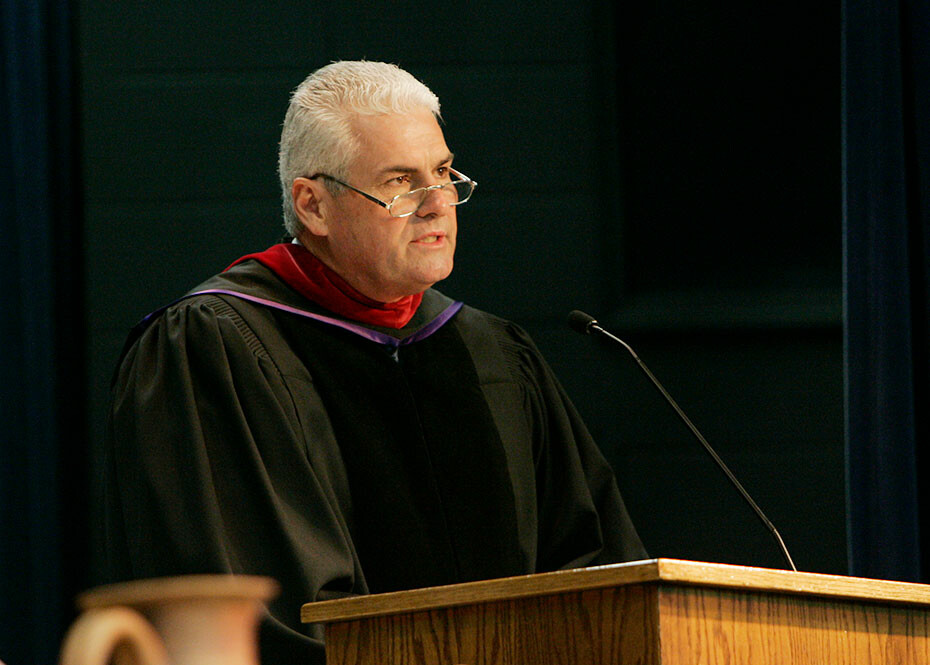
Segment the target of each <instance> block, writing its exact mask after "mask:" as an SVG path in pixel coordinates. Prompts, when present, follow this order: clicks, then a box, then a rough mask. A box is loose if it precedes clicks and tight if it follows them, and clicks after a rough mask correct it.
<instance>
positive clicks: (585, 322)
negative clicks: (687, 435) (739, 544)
mask: <svg viewBox="0 0 930 665" xmlns="http://www.w3.org/2000/svg"><path fill="white" fill-rule="evenodd" d="M568 324H569V326H571V328H572V330H575V331H576V332H579V333H582V334H583V335H592V334H594V333H597V334H598V335H601V336H603V337H606V338H607V339H609V340H611V341H613V342H615V343H617V344H619V345H620V346H622V347H623V348H624V349H626V350H627V351H628V352H629V354H630V355H631V356H633V360H635V361H636V364H637V365H639V367H640V369H641V370H642V371H643V373H645V375H646V376H647V377H648V378H649V380H650V381H651V382H652V385H654V386H655V387H656V388H657V389H658V391H659V392H660V393H661V394H662V397H664V398H665V401H666V402H668V403H669V405H670V406H671V407H672V408H673V409H674V410H675V413H677V414H678V417H679V418H681V420H682V421H683V422H684V424H685V425H687V426H688V429H690V430H691V433H692V434H694V436H695V437H696V438H697V440H698V441H700V443H701V445H702V446H704V450H706V451H707V454H708V455H710V456H711V458H712V459H713V460H714V462H716V463H717V466H718V467H720V470H721V471H723V473H724V474H726V476H727V478H729V480H730V482H731V483H732V484H733V486H734V487H735V488H736V489H737V491H738V492H739V493H740V496H742V497H743V499H744V500H745V501H746V503H748V504H749V505H750V506H751V507H752V509H753V511H754V512H755V513H756V516H757V517H758V518H759V519H760V520H762V523H763V524H764V525H765V528H767V529H768V530H769V532H770V533H771V534H772V536H773V537H774V538H775V542H777V543H778V547H779V549H780V550H781V553H782V555H783V556H784V557H785V560H786V561H787V562H788V565H789V566H790V567H791V570H793V571H795V572H797V570H798V569H797V567H796V566H795V565H794V561H793V560H792V559H791V554H789V553H788V548H787V547H786V546H785V541H784V540H782V537H781V534H780V533H778V529H776V528H775V525H774V524H772V522H771V520H769V518H768V517H766V516H765V513H763V512H762V509H761V508H759V505H758V504H757V503H756V502H755V501H753V499H752V497H751V496H749V492H747V491H746V490H745V488H744V487H743V485H742V484H741V483H740V482H739V480H737V479H736V476H734V475H733V472H732V471H730V469H729V467H728V466H727V465H726V464H725V463H724V461H723V460H722V459H721V458H720V455H718V454H717V451H715V450H714V449H713V447H711V445H710V444H709V443H708V442H707V439H705V438H704V435H703V434H701V432H700V431H698V428H697V427H696V426H695V425H694V423H692V422H691V419H690V418H688V416H687V415H686V414H685V412H684V411H682V410H681V407H680V406H678V403H677V402H676V401H675V400H674V399H673V398H672V396H671V395H670V394H669V393H668V391H667V390H666V389H665V388H664V387H663V386H662V384H661V383H659V380H658V379H657V378H656V377H655V375H654V374H653V373H652V372H651V371H649V368H648V367H646V364H645V363H644V362H643V361H642V360H640V358H639V356H638V355H636V352H635V351H634V350H633V347H631V346H630V345H629V344H627V343H626V342H624V341H623V340H622V339H620V338H619V337H617V336H616V335H613V334H611V333H610V332H608V331H606V330H604V329H603V328H602V327H601V326H599V325H598V323H597V320H596V319H595V318H594V317H593V316H591V315H590V314H585V313H584V312H581V311H579V310H577V309H575V310H572V311H571V313H569V315H568Z"/></svg>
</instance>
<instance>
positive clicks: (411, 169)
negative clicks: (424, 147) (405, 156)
mask: <svg viewBox="0 0 930 665" xmlns="http://www.w3.org/2000/svg"><path fill="white" fill-rule="evenodd" d="M453 159H455V154H454V153H451V152H450V153H449V155H448V156H447V157H446V158H445V159H440V160H439V161H438V162H436V166H437V167H439V166H442V165H443V164H449V163H451V162H452V160H453ZM418 170H419V169H418V168H417V167H415V166H404V165H402V164H397V165H395V166H387V167H385V168H383V169H381V170H380V171H378V177H381V176H385V175H388V174H389V173H416V172H417V171H418Z"/></svg>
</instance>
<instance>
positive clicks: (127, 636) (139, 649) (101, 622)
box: [59, 607, 169, 665]
mask: <svg viewBox="0 0 930 665" xmlns="http://www.w3.org/2000/svg"><path fill="white" fill-rule="evenodd" d="M111 662H114V663H117V664H118V665H169V663H168V654H167V652H166V651H165V644H164V642H162V639H161V637H159V635H158V633H157V632H156V631H155V629H154V628H153V627H152V624H150V623H149V622H148V621H147V620H146V619H145V617H143V616H142V615H141V614H139V612H136V611H135V610H133V609H130V608H128V607H108V608H103V609H93V610H87V611H86V612H84V613H82V614H81V616H79V617H78V618H77V620H76V621H75V622H74V624H73V625H72V626H71V629H70V630H69V631H68V634H67V636H66V637H65V641H64V644H63V645H62V647H61V657H60V659H59V665H109V663H111Z"/></svg>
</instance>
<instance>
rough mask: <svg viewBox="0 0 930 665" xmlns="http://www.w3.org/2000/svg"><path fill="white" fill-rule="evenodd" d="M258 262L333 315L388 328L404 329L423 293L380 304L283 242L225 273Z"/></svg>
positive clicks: (298, 248)
mask: <svg viewBox="0 0 930 665" xmlns="http://www.w3.org/2000/svg"><path fill="white" fill-rule="evenodd" d="M248 259H255V260H256V261H258V262H259V263H261V264H262V265H263V266H265V267H266V268H268V269H269V270H271V271H272V272H273V273H274V274H275V275H277V276H278V277H279V278H280V279H281V280H282V281H284V283H285V284H287V285H288V286H290V287H291V288H292V289H294V290H295V291H297V292H298V293H299V294H300V295H302V296H303V297H305V298H307V299H308V300H311V301H313V302H315V303H316V304H317V305H320V306H321V307H325V308H326V309H328V310H329V311H331V312H334V313H335V314H338V315H339V316H343V317H345V318H347V319H352V320H353V321H361V322H362V323H367V324H369V325H375V326H382V327H385V328H394V329H398V328H403V327H404V326H405V325H407V323H408V322H409V321H410V319H411V318H412V317H413V315H414V314H415V313H416V311H417V308H418V307H419V306H420V302H421V301H422V300H423V294H422V293H417V294H414V295H410V296H405V297H403V298H401V299H400V300H398V301H396V302H388V303H384V302H380V301H378V300H372V299H371V298H369V297H367V296H365V295H363V294H361V293H359V292H358V291H357V290H356V289H354V288H353V287H352V286H351V285H350V284H349V283H348V282H346V281H345V280H344V279H343V278H342V277H340V276H339V275H338V274H336V273H335V272H334V271H333V270H332V269H330V268H329V267H328V266H327V265H326V264H325V263H323V262H322V261H320V260H319V259H318V258H317V257H316V256H314V255H313V254H311V253H310V252H309V251H308V250H307V249H306V248H305V247H304V246H303V245H299V244H296V243H280V244H277V245H272V246H271V247H269V248H268V249H266V250H265V251H263V252H257V253H254V254H247V255H246V256H243V257H241V258H239V259H237V260H236V261H234V262H233V263H232V264H230V265H229V267H228V268H226V270H229V268H232V267H233V266H235V265H237V264H239V263H242V262H243V261H246V260H248Z"/></svg>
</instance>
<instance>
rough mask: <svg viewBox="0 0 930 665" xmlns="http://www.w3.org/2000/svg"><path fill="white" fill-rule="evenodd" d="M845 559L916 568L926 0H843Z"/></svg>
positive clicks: (927, 278)
mask: <svg viewBox="0 0 930 665" xmlns="http://www.w3.org/2000/svg"><path fill="white" fill-rule="evenodd" d="M842 29H843V53H842V58H843V108H842V118H843V184H844V189H843V219H844V236H845V245H844V250H845V252H844V258H845V264H844V295H845V317H846V321H845V323H846V340H845V342H846V344H845V346H846V348H845V352H846V400H847V409H846V412H847V480H848V483H847V487H848V523H847V525H848V542H849V564H850V572H851V574H853V575H860V576H864V577H875V578H883V579H897V580H905V581H921V580H923V581H927V580H928V577H927V574H928V572H930V569H928V567H927V564H928V561H930V543H928V542H927V540H928V536H930V523H928V519H930V501H928V498H930V494H928V484H930V483H928V475H927V471H928V469H930V460H928V453H927V445H928V443H930V438H928V428H930V420H928V413H930V399H928V398H930V394H928V381H930V362H928V351H930V349H928V339H930V337H928V331H930V325H928V313H930V299H928V292H930V273H928V259H930V3H928V2H926V0H920V1H918V0H899V1H890V0H845V2H844V3H843V27H842Z"/></svg>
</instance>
